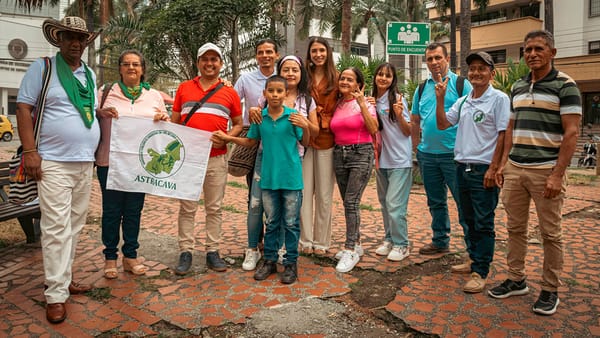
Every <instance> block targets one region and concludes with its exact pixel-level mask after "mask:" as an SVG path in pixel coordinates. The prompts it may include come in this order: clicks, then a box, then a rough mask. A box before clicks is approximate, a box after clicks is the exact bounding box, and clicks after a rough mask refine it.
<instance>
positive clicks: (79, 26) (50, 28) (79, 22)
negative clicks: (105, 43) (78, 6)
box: [42, 16, 102, 47]
mask: <svg viewBox="0 0 600 338" xmlns="http://www.w3.org/2000/svg"><path fill="white" fill-rule="evenodd" d="M42 31H43V32H44V37H45V38H46V40H48V42H50V44H51V45H53V46H56V47H60V46H59V44H58V33H59V32H75V33H80V34H85V35H87V36H88V38H87V43H86V46H87V45H89V44H90V43H92V41H94V39H96V37H98V35H99V34H100V32H101V31H102V30H100V31H98V32H88V30H87V25H86V24H85V20H83V19H82V18H80V17H78V16H65V17H64V18H63V19H62V20H60V21H58V20H54V19H48V20H45V21H44V23H43V24H42Z"/></svg>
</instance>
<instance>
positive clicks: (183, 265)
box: [175, 251, 192, 276]
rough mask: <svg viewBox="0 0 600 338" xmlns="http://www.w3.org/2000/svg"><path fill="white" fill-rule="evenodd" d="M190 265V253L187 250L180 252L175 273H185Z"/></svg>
mask: <svg viewBox="0 0 600 338" xmlns="http://www.w3.org/2000/svg"><path fill="white" fill-rule="evenodd" d="M190 267H192V253H191V252H189V251H186V252H182V253H181V255H179V263H178V264H177V267H176V268H175V274H176V275H180V276H181V275H185V274H186V273H188V272H189V271H190Z"/></svg>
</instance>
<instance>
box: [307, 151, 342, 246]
mask: <svg viewBox="0 0 600 338" xmlns="http://www.w3.org/2000/svg"><path fill="white" fill-rule="evenodd" d="M302 178H303V179H304V191H303V200H302V207H301V209H300V245H301V246H303V247H313V248H315V249H324V250H328V249H329V246H330V245H331V207H332V203H333V185H334V183H335V174H334V171H333V148H329V149H323V150H317V149H314V148H312V147H309V148H306V152H305V153H304V160H303V162H302Z"/></svg>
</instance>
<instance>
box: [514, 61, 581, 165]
mask: <svg viewBox="0 0 600 338" xmlns="http://www.w3.org/2000/svg"><path fill="white" fill-rule="evenodd" d="M511 98H512V100H511V116H510V118H511V120H513V121H514V129H513V134H512V141H513V147H512V149H511V150H510V154H509V159H510V160H511V162H513V163H514V164H516V165H520V166H526V167H539V168H547V167H552V166H554V165H555V164H556V160H557V159H558V152H559V150H560V145H561V142H562V139H563V134H564V130H563V127H562V121H561V116H562V115H566V114H579V115H581V94H580V93H579V89H578V88H577V85H576V84H575V81H573V79H572V78H571V77H569V76H568V75H567V74H565V73H563V72H560V71H558V70H556V69H554V68H553V69H552V70H551V71H550V73H548V75H546V77H545V78H543V79H541V80H539V81H537V82H532V81H531V73H530V74H529V75H527V76H526V77H524V78H522V79H520V80H518V81H517V82H515V83H514V85H513V87H512V91H511Z"/></svg>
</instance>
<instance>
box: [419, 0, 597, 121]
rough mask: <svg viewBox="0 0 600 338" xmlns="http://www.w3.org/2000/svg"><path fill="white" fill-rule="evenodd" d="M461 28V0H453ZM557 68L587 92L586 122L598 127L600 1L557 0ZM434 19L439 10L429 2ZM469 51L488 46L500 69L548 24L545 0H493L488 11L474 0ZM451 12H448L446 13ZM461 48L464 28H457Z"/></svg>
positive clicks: (584, 104)
mask: <svg viewBox="0 0 600 338" xmlns="http://www.w3.org/2000/svg"><path fill="white" fill-rule="evenodd" d="M455 4H456V12H457V21H458V23H457V26H458V27H460V18H458V13H460V0H455ZM553 7H554V8H553V9H554V10H553V13H554V36H555V40H556V48H557V50H558V52H557V56H556V59H555V67H556V68H557V69H559V70H561V71H564V72H565V73H567V74H569V75H570V76H571V77H573V78H574V79H575V81H576V82H577V85H578V86H579V89H580V90H581V93H582V96H583V112H584V116H583V124H582V125H583V126H586V125H587V124H588V123H591V124H593V125H594V126H595V129H600V0H568V1H567V0H554V1H553ZM427 9H428V12H429V13H428V14H429V19H430V20H438V19H440V17H441V15H440V13H439V12H438V11H437V9H436V8H435V5H434V3H433V2H431V1H430V2H428V3H427ZM471 10H472V12H471V13H472V19H471V21H472V29H471V51H486V52H488V53H489V54H490V55H492V57H493V58H494V61H495V62H496V63H497V64H498V68H500V69H502V68H503V67H505V66H506V62H507V60H508V59H509V58H510V59H513V60H518V59H520V58H521V57H522V56H523V37H524V36H525V34H526V33H527V32H529V31H531V30H534V29H543V28H544V2H543V1H542V0H490V1H489V5H488V6H487V8H486V10H485V13H484V14H481V13H480V12H479V9H478V8H476V7H475V6H474V5H472V8H471ZM447 15H449V13H448V14H447ZM456 49H457V53H458V52H459V51H460V32H459V31H458V30H457V42H456Z"/></svg>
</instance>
